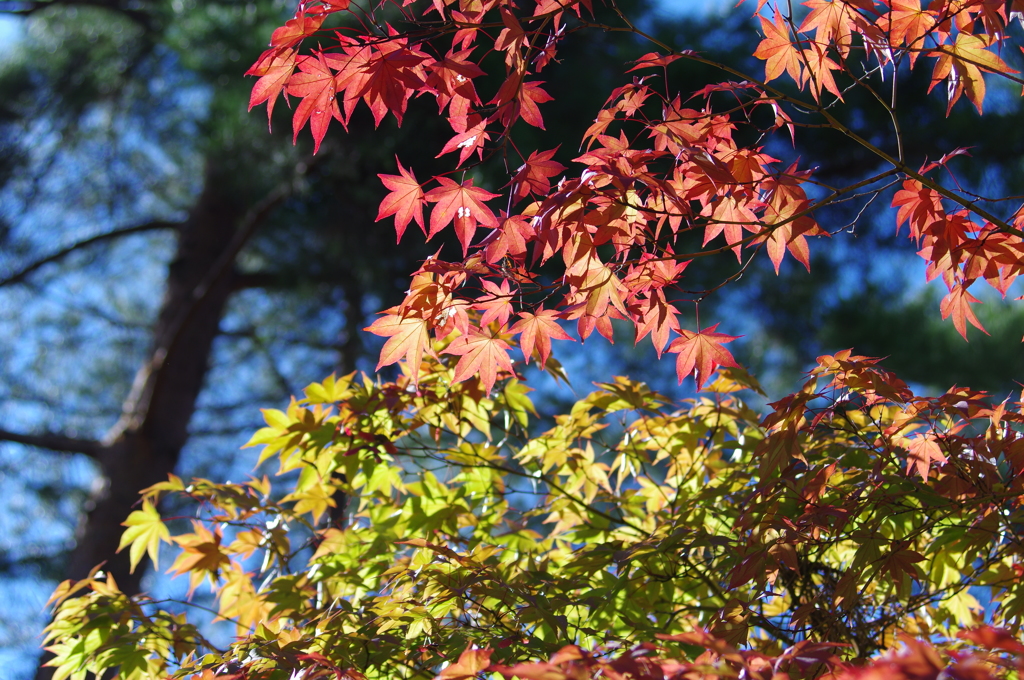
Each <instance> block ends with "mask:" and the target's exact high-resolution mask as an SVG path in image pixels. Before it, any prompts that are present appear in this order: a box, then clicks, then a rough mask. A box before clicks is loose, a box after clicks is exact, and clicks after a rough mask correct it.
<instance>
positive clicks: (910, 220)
mask: <svg viewBox="0 0 1024 680" xmlns="http://www.w3.org/2000/svg"><path fill="white" fill-rule="evenodd" d="M892 207H894V208H896V207H898V208H899V210H898V211H897V212H896V233H897V234H899V232H900V227H902V226H903V223H904V222H907V225H908V226H909V228H910V237H911V238H913V239H914V240H916V241H918V242H920V240H921V237H922V235H923V234H924V233H925V232H926V231H927V229H928V225H930V224H932V223H934V222H939V221H942V220H945V219H946V211H945V210H943V209H942V200H941V197H940V196H939V193H938V192H937V191H935V190H934V189H931V188H929V187H925V186H924V185H923V184H921V183H920V182H918V181H917V180H916V179H907V180H904V181H903V188H902V189H900V190H899V191H897V192H896V194H895V196H893V199H892Z"/></svg>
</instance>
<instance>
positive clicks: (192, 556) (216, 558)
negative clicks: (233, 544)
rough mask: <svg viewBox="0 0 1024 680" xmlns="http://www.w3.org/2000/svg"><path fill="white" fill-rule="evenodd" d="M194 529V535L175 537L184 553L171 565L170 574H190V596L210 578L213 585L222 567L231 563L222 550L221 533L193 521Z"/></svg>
mask: <svg viewBox="0 0 1024 680" xmlns="http://www.w3.org/2000/svg"><path fill="white" fill-rule="evenodd" d="M192 529H193V531H194V533H191V534H184V535H182V536H175V537H174V539H173V540H174V542H175V543H177V544H178V545H179V546H181V548H182V553H181V554H180V555H178V559H176V560H175V561H174V564H172V565H171V568H170V570H169V571H170V572H173V573H174V575H175V576H180V575H181V574H184V573H186V572H188V575H189V595H191V594H192V592H193V591H194V590H195V589H196V586H198V585H199V583H200V582H201V581H202V580H203V577H204V576H206V577H209V579H210V581H211V583H212V582H214V581H215V580H216V579H217V578H218V577H219V576H220V569H221V567H224V566H227V565H228V564H230V563H231V560H230V559H228V556H227V555H225V554H224V552H223V551H221V549H220V538H221V536H220V532H219V531H215V532H211V531H210V530H209V529H207V528H206V527H205V526H203V525H202V523H200V522H196V521H194V520H193V522H192Z"/></svg>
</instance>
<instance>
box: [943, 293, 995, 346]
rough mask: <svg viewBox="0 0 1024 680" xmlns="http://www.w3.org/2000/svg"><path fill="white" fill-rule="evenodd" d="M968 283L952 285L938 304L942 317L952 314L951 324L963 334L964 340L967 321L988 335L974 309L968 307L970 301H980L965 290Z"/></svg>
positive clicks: (945, 317) (946, 317)
mask: <svg viewBox="0 0 1024 680" xmlns="http://www.w3.org/2000/svg"><path fill="white" fill-rule="evenodd" d="M969 285H970V283H961V284H958V285H956V286H954V287H953V289H952V290H951V291H949V293H948V294H947V295H946V297H944V298H942V305H941V306H940V310H941V311H942V318H943V319H948V318H949V317H950V316H952V317H953V326H954V327H955V328H956V331H957V333H959V334H960V335H962V336H963V338H964V340H966V339H967V322H968V321H969V322H970V323H971V325H972V326H974V327H975V328H977V329H978V330H980V331H981V332H982V333H984V334H985V335H988V331H986V330H985V327H984V326H982V325H981V322H980V321H978V317H977V316H975V315H974V310H973V309H971V307H970V305H971V304H972V303H976V302H981V301H980V300H978V299H977V298H976V297H974V296H973V295H971V294H970V293H968V292H967V286H969Z"/></svg>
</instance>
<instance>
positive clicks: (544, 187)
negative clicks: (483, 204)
mask: <svg viewBox="0 0 1024 680" xmlns="http://www.w3.org/2000/svg"><path fill="white" fill-rule="evenodd" d="M557 151H558V147H555V148H554V149H549V150H548V151H540V152H537V151H534V152H532V153H531V154H530V157H529V158H527V159H526V162H525V163H523V164H522V165H521V166H520V168H519V170H518V171H516V176H515V177H513V178H512V182H511V184H512V186H513V187H514V188H513V190H512V201H513V202H516V201H521V200H522V199H524V198H526V197H527V196H529V195H530V194H531V193H532V194H534V195H535V196H547V195H548V194H549V193H551V182H549V181H548V178H549V177H554V176H555V175H558V174H559V173H561V172H564V171H565V166H564V165H562V164H561V163H559V162H558V161H553V160H551V159H552V158H553V157H554V155H555V153H556V152H557Z"/></svg>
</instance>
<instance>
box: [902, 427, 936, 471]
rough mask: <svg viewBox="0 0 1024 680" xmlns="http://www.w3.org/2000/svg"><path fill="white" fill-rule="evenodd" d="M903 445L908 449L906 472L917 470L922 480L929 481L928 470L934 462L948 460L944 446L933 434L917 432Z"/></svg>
mask: <svg viewBox="0 0 1024 680" xmlns="http://www.w3.org/2000/svg"><path fill="white" fill-rule="evenodd" d="M902 446H903V448H905V449H906V450H907V470H906V474H908V475H909V474H910V471H911V470H917V474H919V475H921V480H922V481H925V482H927V481H928V471H929V468H931V465H932V463H933V462H934V463H940V464H941V463H945V462H946V456H944V455H943V454H942V447H940V446H939V443H938V442H937V441H935V438H934V437H932V436H925V435H922V434H916V435H914V436H913V437H908V438H907V439H906V440H905V441H904V443H903V445H902Z"/></svg>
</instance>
